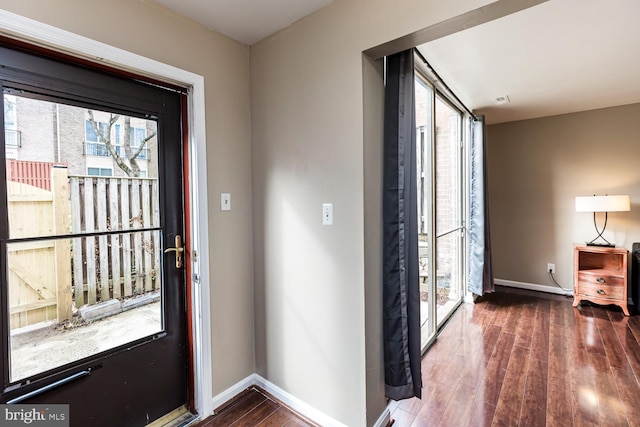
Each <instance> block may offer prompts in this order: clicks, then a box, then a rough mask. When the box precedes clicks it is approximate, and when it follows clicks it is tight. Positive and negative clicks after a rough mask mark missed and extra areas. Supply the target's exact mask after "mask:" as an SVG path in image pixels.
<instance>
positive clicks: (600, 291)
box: [597, 289, 605, 295]
mask: <svg viewBox="0 0 640 427" xmlns="http://www.w3.org/2000/svg"><path fill="white" fill-rule="evenodd" d="M597 292H598V294H599V295H604V294H605V292H604V291H603V290H602V289H598V291H597Z"/></svg>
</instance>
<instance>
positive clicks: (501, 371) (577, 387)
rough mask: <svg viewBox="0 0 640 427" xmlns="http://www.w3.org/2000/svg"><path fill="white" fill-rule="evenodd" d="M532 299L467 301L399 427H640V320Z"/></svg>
mask: <svg viewBox="0 0 640 427" xmlns="http://www.w3.org/2000/svg"><path fill="white" fill-rule="evenodd" d="M571 301H572V300H571V299H569V298H565V297H561V296H551V295H549V296H545V294H536V293H532V292H517V291H516V292H514V291H510V292H505V291H504V290H501V291H499V292H497V293H494V294H490V295H488V296H487V297H485V298H484V299H483V300H482V301H481V302H477V303H476V304H473V305H471V304H464V305H463V306H462V307H461V308H460V309H459V311H458V313H457V314H456V315H455V316H454V317H453V318H452V319H451V321H450V322H449V324H448V325H447V326H446V328H445V329H444V331H443V332H442V334H441V335H440V337H439V338H438V340H437V341H436V342H435V344H434V345H433V346H432V347H431V348H430V349H429V351H428V352H427V353H426V354H425V356H424V358H423V361H422V380H423V389H422V390H423V395H422V400H419V399H416V398H414V399H410V400H405V401H400V402H391V403H390V406H389V408H390V410H391V417H392V419H393V420H394V424H393V427H404V426H412V427H416V426H453V427H458V426H474V427H480V426H510V427H511V426H522V427H529V426H550V427H551V426H562V427H564V426H640V385H639V383H638V378H640V344H638V341H639V339H640V316H631V317H625V316H624V315H623V314H622V312H621V310H620V309H619V308H617V307H602V306H595V305H590V304H589V303H586V304H585V303H583V304H581V305H580V306H579V307H577V308H575V309H574V308H573V307H572V306H571Z"/></svg>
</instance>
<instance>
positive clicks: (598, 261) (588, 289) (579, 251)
mask: <svg viewBox="0 0 640 427" xmlns="http://www.w3.org/2000/svg"><path fill="white" fill-rule="evenodd" d="M627 258H628V251H627V250H626V249H625V248H607V247H601V246H583V245H575V247H574V258H573V264H574V271H573V306H574V307H576V306H577V305H578V304H580V302H581V301H583V300H586V301H591V302H593V303H595V304H603V305H607V304H613V305H617V306H618V307H620V308H621V309H622V311H623V313H624V314H625V315H627V316H628V315H629V309H628V308H627Z"/></svg>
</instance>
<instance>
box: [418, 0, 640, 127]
mask: <svg viewBox="0 0 640 427" xmlns="http://www.w3.org/2000/svg"><path fill="white" fill-rule="evenodd" d="M638 17H640V1H638V0H607V1H603V0H550V1H548V2H545V3H541V4H539V5H537V6H534V7H531V8H529V9H525V10H523V11H520V12H518V13H514V14H512V15H508V16H506V17H504V18H500V19H497V20H495V21H491V22H489V23H486V24H483V25H479V26H477V27H474V28H471V29H468V30H465V31H462V32H459V33H455V34H453V35H450V36H447V37H443V38H441V39H438V40H435V41H433V42H430V43H427V44H425V45H422V46H419V50H420V52H421V53H422V54H423V56H424V57H425V58H426V59H427V61H429V63H430V64H431V65H432V67H433V68H434V69H435V70H436V71H437V72H438V74H439V75H440V77H441V78H442V80H443V81H445V82H446V83H447V85H448V86H449V87H450V88H451V89H452V90H453V91H454V92H455V93H456V95H457V96H458V97H459V98H460V99H461V100H462V101H463V102H464V104H465V105H466V106H467V107H469V108H470V109H472V110H476V111H478V112H479V113H482V114H485V115H486V119H487V123H501V122H508V121H514V120H522V119H530V118H535V117H544V116H551V115H556V114H564V113H570V112H576V111H586V110H592V109H597V108H604V107H610V106H615V105H625V104H631V103H636V102H640V46H639V44H640V25H638ZM504 96H508V98H509V100H510V102H508V103H506V104H498V103H497V102H496V98H498V97H504Z"/></svg>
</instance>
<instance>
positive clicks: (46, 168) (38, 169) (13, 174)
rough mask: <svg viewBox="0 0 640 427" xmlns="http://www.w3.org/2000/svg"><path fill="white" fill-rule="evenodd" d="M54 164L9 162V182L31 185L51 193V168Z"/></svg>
mask: <svg viewBox="0 0 640 427" xmlns="http://www.w3.org/2000/svg"><path fill="white" fill-rule="evenodd" d="M53 165H54V163H47V162H32V161H29V160H7V181H11V182H19V183H22V184H29V185H31V186H33V187H36V188H41V189H43V190H47V191H51V168H52V167H53Z"/></svg>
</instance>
